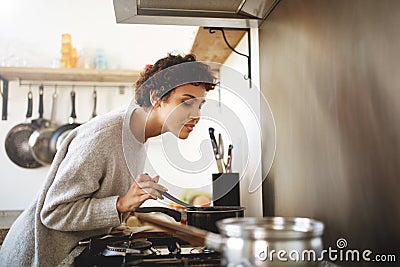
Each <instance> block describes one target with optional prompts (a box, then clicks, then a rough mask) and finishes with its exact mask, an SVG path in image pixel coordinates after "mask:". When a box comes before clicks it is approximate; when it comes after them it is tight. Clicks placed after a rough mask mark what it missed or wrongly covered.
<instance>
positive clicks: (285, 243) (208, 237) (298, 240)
mask: <svg viewBox="0 0 400 267" xmlns="http://www.w3.org/2000/svg"><path fill="white" fill-rule="evenodd" d="M135 216H137V217H138V219H139V220H141V221H144V222H148V223H150V224H153V225H156V226H157V227H160V228H162V229H165V230H167V231H168V232H170V233H172V234H173V235H176V236H178V237H180V238H182V239H183V240H186V241H188V242H190V243H192V244H193V245H197V246H204V245H205V246H207V248H209V249H214V250H216V251H220V252H221V253H222V262H221V265H222V266H268V267H271V266H273V267H278V266H279V267H281V266H282V267H283V266H296V267H299V266H316V262H317V260H320V259H319V255H320V254H321V252H322V240H321V236H322V233H323V230H324V225H323V223H322V222H319V221H316V220H313V219H309V218H285V217H264V218H255V217H253V218H252V217H247V218H227V219H223V220H220V221H218V222H217V226H218V229H219V231H220V233H221V234H216V233H212V232H208V231H205V230H202V229H199V228H196V227H192V226H186V227H183V226H182V225H178V224H175V223H170V222H165V221H164V220H160V219H158V218H155V217H154V216H151V215H144V214H135ZM278 255H279V256H278ZM303 255H304V256H303ZM314 255H315V256H314ZM296 257H298V258H296ZM308 257H310V258H308Z"/></svg>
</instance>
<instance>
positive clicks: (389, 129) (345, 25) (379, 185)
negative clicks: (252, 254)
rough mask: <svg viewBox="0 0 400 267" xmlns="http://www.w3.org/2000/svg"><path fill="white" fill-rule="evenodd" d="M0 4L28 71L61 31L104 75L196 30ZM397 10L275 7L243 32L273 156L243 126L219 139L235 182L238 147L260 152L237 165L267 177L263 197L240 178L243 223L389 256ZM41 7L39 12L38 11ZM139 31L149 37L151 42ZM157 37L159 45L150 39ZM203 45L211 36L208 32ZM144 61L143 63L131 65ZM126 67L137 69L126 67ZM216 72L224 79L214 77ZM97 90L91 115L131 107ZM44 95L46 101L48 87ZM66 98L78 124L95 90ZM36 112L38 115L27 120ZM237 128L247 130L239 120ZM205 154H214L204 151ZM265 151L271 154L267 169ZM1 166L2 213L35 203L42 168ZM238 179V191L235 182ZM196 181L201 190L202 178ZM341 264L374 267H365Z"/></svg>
mask: <svg viewBox="0 0 400 267" xmlns="http://www.w3.org/2000/svg"><path fill="white" fill-rule="evenodd" d="M3 2H4V3H2V5H6V6H7V8H2V9H1V10H2V11H0V12H1V19H2V20H4V21H2V23H1V24H0V25H1V26H0V27H1V28H0V29H1V32H2V36H3V37H2V38H1V39H2V41H1V45H2V50H3V51H7V50H8V51H10V50H13V51H16V52H18V56H19V57H20V58H22V57H25V58H27V59H28V58H29V60H30V61H31V63H30V64H31V65H32V66H42V67H51V64H52V62H53V59H54V58H56V57H57V56H59V48H60V38H61V34H62V33H64V32H70V33H71V35H72V41H73V43H75V42H76V43H77V44H79V41H80V42H84V41H85V48H87V47H88V48H90V49H92V50H93V51H94V50H95V49H96V48H98V46H97V45H98V44H99V42H101V44H102V46H103V48H104V50H105V51H107V56H108V60H109V62H110V64H120V66H113V68H116V69H118V68H126V69H133V70H140V69H143V67H144V64H147V63H149V62H150V63H151V62H154V61H155V59H157V58H160V57H162V56H164V55H165V54H166V53H168V52H171V51H174V50H177V49H179V48H177V47H176V44H175V43H174V44H171V46H170V47H168V45H169V44H168V42H167V40H170V39H172V38H170V37H169V36H171V35H172V36H174V35H173V33H174V32H176V31H179V32H180V33H181V32H182V31H187V35H191V36H193V35H194V33H195V32H196V30H197V27H193V28H192V27H190V26H178V28H176V27H177V26H173V27H172V26H166V25H157V26H151V25H141V26H140V27H139V26H137V25H129V24H116V23H115V14H114V6H113V3H112V2H111V1H103V2H102V4H101V5H100V4H99V2H98V1H96V5H94V2H88V3H87V4H85V5H82V4H78V3H76V4H74V5H72V4H70V3H69V4H67V3H64V2H59V3H53V2H51V1H41V2H40V5H39V3H35V4H33V3H28V2H27V1H25V2H23V4H24V8H21V6H20V5H22V4H21V3H19V1H13V4H11V2H10V1H3ZM94 6H96V8H93V7H94ZM398 7H399V4H398V3H396V2H395V1H379V4H378V3H377V2H376V1H335V2H333V1H284V0H281V1H279V2H278V3H277V4H276V6H275V7H274V8H273V10H272V12H271V13H270V14H269V16H268V18H267V19H266V21H264V22H263V23H262V25H261V26H260V27H259V28H257V27H256V26H254V27H252V28H251V37H252V39H251V45H252V50H251V55H252V57H251V64H252V65H251V74H252V82H253V83H254V85H255V86H254V87H255V88H261V92H262V93H263V95H264V96H265V97H266V99H267V101H268V103H269V105H270V108H271V111H272V114H273V116H274V122H275V127H276V151H275V150H274V149H270V147H271V141H270V140H269V139H265V140H264V139H261V137H260V136H261V135H260V134H259V132H258V130H259V129H258V128H257V127H254V128H251V127H246V134H249V135H252V136H251V137H252V138H251V139H250V140H251V141H249V140H242V139H240V137H237V136H228V135H226V138H225V139H226V140H225V144H229V141H232V143H233V144H234V150H233V154H234V158H233V160H234V161H233V170H234V171H236V172H240V173H242V174H243V172H244V169H243V167H244V166H246V158H243V156H242V155H244V154H246V153H243V151H244V150H245V149H248V151H249V152H250V153H248V154H251V155H260V157H261V160H262V161H261V165H260V166H259V165H258V162H257V160H258V159H257V158H255V159H252V160H251V161H249V164H250V165H249V166H248V168H247V170H249V171H253V172H255V173H252V174H249V176H253V177H256V179H263V178H265V181H264V183H263V186H262V188H259V189H258V190H256V191H255V192H254V193H248V190H243V188H247V187H248V183H249V182H250V181H249V180H248V179H243V180H242V181H241V183H242V184H241V188H242V190H241V193H242V195H241V201H242V203H241V205H242V206H244V207H246V216H256V217H260V216H272V215H273V216H287V217H310V218H315V219H318V220H320V221H322V222H323V223H324V224H325V227H326V229H325V230H324V235H323V241H324V242H323V243H324V247H332V248H337V246H336V241H337V240H338V239H339V238H344V239H346V240H347V242H348V244H349V247H351V248H357V249H360V250H361V249H367V248H368V249H370V250H372V251H374V253H376V254H378V253H381V254H396V253H398V246H397V243H398V241H400V236H399V231H398V230H397V224H398V222H399V221H400V212H399V210H400V209H399V203H400V201H399V197H398V196H397V194H396V191H397V188H398V186H399V181H398V175H397V174H398V173H399V167H398V166H400V165H399V164H398V163H399V157H398V152H399V149H400V148H399V134H400V133H399V126H398V123H396V122H397V118H398V116H399V112H400V111H399V108H398V106H397V105H396V103H395V101H396V100H397V99H398V92H397V90H396V89H397V88H396V86H397V85H398V84H399V83H400V82H399V81H397V79H398V77H399V75H396V74H397V72H396V71H395V70H397V69H398V68H396V67H397V65H398V63H397V62H398V59H399V52H398V49H397V47H398V44H399V40H398V37H397V36H396V26H397V24H398V20H399V19H398V17H399V16H398V14H397V13H398V11H397V10H399V9H398ZM43 10H46V13H48V14H46V15H44V14H41V13H43ZM60 10H63V11H62V12H60ZM94 10H95V12H94ZM100 12H101V13H100ZM97 13H100V14H101V15H97ZM38 14H40V16H39V15H38ZM21 18H24V19H21ZM78 20H79V21H78ZM27 21H28V22H29V23H27ZM75 21H76V22H75ZM10 25H12V26H13V27H11V26H10ZM205 26H210V25H205ZM30 27H31V28H30ZM225 27H228V26H226V25H225ZM99 28H101V31H99ZM18 29H19V31H20V32H18V31H17V30H18ZM141 29H144V30H143V31H144V32H140V31H141ZM146 31H156V33H155V34H154V36H153V35H152V36H151V38H149V37H148V35H146ZM42 32H44V33H42ZM130 32H132V33H130ZM133 32H134V33H135V34H134V33H133ZM45 33H46V34H45ZM163 33H165V34H166V36H163V35H162V34H163ZM137 36H140V38H141V39H143V38H149V39H150V40H154V41H152V42H146V45H147V46H146V51H143V52H142V51H136V50H135V47H136V46H135V43H136V42H138V40H137V39H135V38H137ZM156 36H160V39H153V38H156ZM210 38H213V37H212V36H211V35H210ZM99 40H100V41H99ZM112 40H114V42H111V41H112ZM115 40H117V42H115ZM119 40H122V41H119ZM185 40H186V42H187V44H185V45H184V44H182V45H184V47H186V49H189V48H190V47H191V43H192V42H193V40H188V39H185ZM14 42H15V43H14ZM182 42H183V41H182ZM160 44H162V45H160ZM247 45H248V40H247V38H243V39H242V40H241V41H240V43H239V44H238V45H237V46H236V48H235V49H236V50H237V51H240V52H242V53H245V54H246V53H247ZM160 46H162V47H164V48H165V50H164V51H162V52H160V54H158V55H155V54H153V53H151V52H148V51H156V50H157V51H159V47H160ZM156 48H157V49H156ZM18 49H19V50H21V51H22V53H21V54H20V53H19V50H18ZM147 49H148V50H147ZM209 50H212V49H211V48H209ZM121 51H124V53H121ZM26 52H27V55H23V53H26ZM145 54H151V57H150V56H149V57H148V58H145V60H141V57H142V56H143V55H145ZM113 62H115V63H113ZM136 62H140V63H138V65H135V64H136ZM20 65H23V64H20ZM224 65H227V66H231V67H230V68H228V69H227V70H226V71H227V72H229V71H231V69H233V71H236V72H239V73H240V74H241V75H240V76H244V75H248V65H247V60H246V58H244V57H242V56H240V55H237V54H235V53H231V54H230V56H229V57H228V59H227V60H226V61H225V62H224ZM110 67H111V66H110ZM220 75H221V79H225V78H224V76H223V73H221V74H220ZM237 76H239V75H237ZM22 82H23V81H22ZM224 82H226V83H227V84H228V86H229V82H231V84H233V85H235V86H231V87H232V88H238V87H240V88H239V89H238V90H240V92H239V94H246V93H248V92H250V91H249V90H251V89H249V88H248V87H249V86H248V80H245V79H239V77H237V79H235V80H233V79H232V80H231V77H229V79H227V80H225V81H224ZM237 84H239V86H237ZM18 86H19V85H18V83H17V82H15V81H13V82H12V83H10V92H9V101H8V112H9V119H7V120H5V121H2V122H1V124H0V127H2V130H1V133H0V135H1V138H2V140H4V139H5V136H6V133H7V132H8V131H9V130H10V129H11V128H12V127H13V126H15V125H16V124H18V123H21V122H23V121H24V115H25V114H24V113H25V110H24V109H25V106H26V103H25V102H26V100H25V98H26V92H27V89H28V88H27V86H21V88H20V89H19V91H20V93H17V94H15V93H14V90H18ZM61 87H62V86H60V88H59V102H60V103H68V102H69V91H70V89H71V88H70V87H68V86H64V87H63V88H61ZM98 87H99V88H97V90H98V101H99V102H98V105H97V106H98V113H99V114H102V113H104V112H106V111H108V110H111V109H112V108H115V107H117V106H120V105H124V104H126V102H127V99H129V98H130V96H129V95H128V96H126V95H125V94H120V91H119V90H117V89H110V88H101V87H100V86H98ZM14 88H17V89H14ZM253 89H254V88H253ZM32 90H33V93H34V97H35V100H34V105H37V102H38V101H37V87H36V86H35V87H34V88H32ZM48 90H49V91H50V92H52V91H53V90H54V87H53V86H50V89H48ZM76 91H77V94H78V96H77V101H78V104H77V116H78V118H79V120H80V121H85V120H87V119H89V118H90V115H91V112H92V101H91V94H92V91H93V88H91V87H88V88H83V89H78V88H77V89H76ZM220 92H221V91H220ZM213 93H215V94H214V95H212V96H210V97H214V99H215V102H214V104H215V107H214V108H215V109H219V108H220V107H219V106H218V105H219V103H220V102H221V103H223V104H224V105H227V106H228V107H229V102H228V101H226V99H225V98H224V92H223V91H222V92H221V96H219V95H218V91H215V92H213ZM126 94H129V92H126ZM248 94H249V96H248V97H247V99H246V101H247V103H251V106H254V103H257V102H261V101H260V99H259V98H257V97H255V98H253V97H254V95H252V94H251V93H248ZM50 96H51V94H50V93H49V92H48V93H47V94H46V95H45V101H47V102H46V108H45V117H46V118H48V117H49V115H50V112H49V111H50V110H49V109H50V101H51V97H50ZM259 97H260V96H259ZM249 98H250V99H249ZM80 99H85V100H84V101H86V102H84V103H87V104H85V105H82V104H80V103H82V102H80V103H79V101H82V100H80ZM392 102H393V103H392ZM211 104H213V103H211ZM210 108H212V107H210ZM254 110H257V108H254ZM36 111H37V106H35V107H34V114H33V117H34V118H36V117H37V113H36ZM69 112H70V105H69V104H68V105H66V104H65V105H64V104H63V105H59V107H58V109H57V119H58V121H59V122H60V123H62V124H63V123H66V120H67V118H68V116H69ZM256 116H260V120H261V128H262V132H263V135H262V136H263V138H266V137H265V135H266V134H267V133H271V129H270V128H271V127H270V121H271V120H270V117H268V116H267V115H266V114H265V113H261V114H256ZM243 121H244V122H247V121H250V122H251V120H246V118H244V119H242V120H241V122H242V123H244V122H243ZM205 122H206V123H205V125H204V126H203V129H204V130H200V129H196V130H197V131H198V132H200V131H201V133H199V134H201V136H200V138H198V139H199V140H205V139H206V138H207V134H208V126H209V125H210V122H209V121H208V122H207V121H205ZM216 126H217V125H216ZM246 126H247V125H246ZM216 128H217V127H216ZM217 130H218V131H217V132H221V131H222V130H223V129H222V128H218V129H217ZM229 134H232V133H229ZM230 138H231V139H232V140H229V139H230ZM246 139H247V138H246ZM272 143H273V141H272ZM196 144H197V146H198V143H196ZM261 144H262V145H263V146H261ZM247 145H248V146H249V147H248V148H246V147H247ZM189 147H190V146H189ZM272 147H273V145H272ZM207 150H212V149H211V145H210V144H208V143H207ZM2 151H4V150H2ZM271 152H275V154H273V155H272V156H273V163H272V167H271V169H270V162H268V160H269V159H270V158H271ZM154 153H155V154H157V151H154ZM182 153H184V152H182ZM185 155H186V154H185ZM241 156H242V157H241ZM1 157H2V159H1V164H2V165H1V168H2V169H3V170H4V171H3V175H2V180H1V185H2V186H1V189H0V190H1V198H2V201H1V202H0V203H1V208H0V210H8V211H10V210H11V211H12V210H22V209H24V208H25V207H26V206H27V205H28V204H29V203H30V201H31V200H32V199H33V198H34V197H35V195H36V193H37V191H38V190H39V188H40V186H41V184H42V183H43V180H44V177H45V176H46V174H47V171H48V169H47V168H46V167H45V168H38V169H34V170H30V169H23V168H18V167H16V166H15V164H13V163H12V162H10V160H9V159H8V157H7V155H6V154H5V152H3V153H2V155H1ZM266 157H267V158H266ZM214 172H217V168H216V165H214V164H213V165H212V166H211V167H210V169H208V170H207V175H206V176H202V175H201V174H199V177H200V176H202V177H208V178H209V177H210V175H211V173H214ZM267 175H268V176H267ZM161 176H162V175H161ZM244 182H246V183H247V184H245V185H243V183H244ZM171 183H173V182H171ZM199 183H200V185H202V181H199ZM246 185H247V186H246ZM21 187H22V189H21ZM16 188H18V189H16ZM174 193H176V194H177V195H179V193H180V192H174ZM398 258H399V255H398V254H397V259H398ZM341 264H342V265H344V266H346V265H351V264H354V265H355V266H364V265H365V266H374V264H373V263H372V264H371V263H367V262H356V263H351V262H344V263H341Z"/></svg>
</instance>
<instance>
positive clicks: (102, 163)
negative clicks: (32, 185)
mask: <svg viewBox="0 0 400 267" xmlns="http://www.w3.org/2000/svg"><path fill="white" fill-rule="evenodd" d="M214 86H215V80H214V76H213V75H212V73H211V71H210V69H209V67H208V66H207V65H205V64H203V63H200V62H196V59H195V57H194V55H186V56H179V55H178V56H175V55H168V56H167V57H165V58H163V59H160V60H158V61H157V62H156V63H155V64H154V65H151V66H149V67H148V68H147V69H146V70H145V71H144V72H143V73H142V74H141V77H140V79H139V80H138V81H137V83H136V91H135V101H136V103H135V104H131V105H129V107H128V108H127V109H123V110H117V111H113V112H110V113H108V114H105V115H103V116H98V117H96V118H95V119H93V120H91V121H89V122H88V123H86V124H84V125H82V126H80V127H78V128H75V129H74V130H73V131H72V132H71V133H70V134H69V135H68V137H67V138H66V140H65V141H64V142H63V145H62V148H61V149H60V150H59V151H58V152H57V155H56V157H55V158H54V161H53V164H52V165H51V167H50V171H49V174H48V176H47V179H46V181H45V183H44V186H43V188H42V190H41V191H40V192H39V194H38V196H37V198H36V200H35V201H34V202H33V203H32V205H31V206H30V207H28V208H27V209H26V210H25V211H24V212H23V213H22V214H21V216H19V218H18V219H17V220H16V221H15V223H14V224H13V225H12V227H11V229H10V231H9V233H8V235H7V237H6V239H5V240H4V243H3V245H2V248H1V250H0V266H57V264H59V263H60V262H61V261H62V260H63V259H64V258H65V257H66V256H67V255H68V254H69V252H70V251H71V250H72V249H73V248H74V247H75V246H76V245H77V243H78V241H79V240H81V239H84V238H87V237H90V236H93V235H99V234H106V233H108V232H109V231H110V230H111V228H112V227H115V226H118V225H119V224H120V223H121V219H124V218H125V217H126V216H127V215H128V214H129V212H130V211H131V210H132V208H134V207H138V206H140V205H141V204H142V203H143V202H144V201H146V200H148V199H157V198H160V199H162V196H161V194H160V193H159V192H158V191H159V190H161V191H166V190H167V189H166V188H165V187H163V186H162V185H160V184H158V180H159V177H158V176H156V177H150V176H149V175H147V174H145V173H143V166H144V162H145V158H146V153H145V143H146V141H147V139H148V138H151V137H154V136H158V135H160V134H162V133H165V132H171V133H172V134H174V135H175V136H177V137H178V138H181V139H185V138H187V137H188V136H189V134H190V132H191V131H192V130H193V128H194V127H195V125H196V124H197V123H198V121H199V118H200V117H199V110H200V108H201V106H202V104H203V102H204V97H205V95H206V92H207V91H209V90H211V89H213V88H214Z"/></svg>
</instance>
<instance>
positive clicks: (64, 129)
mask: <svg viewBox="0 0 400 267" xmlns="http://www.w3.org/2000/svg"><path fill="white" fill-rule="evenodd" d="M71 105H72V109H71V115H70V117H69V120H68V123H67V124H64V125H62V126H60V127H58V128H57V130H55V131H54V132H53V134H52V135H51V138H50V154H51V158H52V159H53V158H54V156H55V155H56V152H57V151H58V150H59V149H60V146H61V143H62V142H63V141H64V139H65V138H66V137H67V135H68V134H69V133H70V132H71V131H72V130H73V129H75V128H76V127H78V126H79V125H81V124H80V123H76V112H75V90H72V91H71Z"/></svg>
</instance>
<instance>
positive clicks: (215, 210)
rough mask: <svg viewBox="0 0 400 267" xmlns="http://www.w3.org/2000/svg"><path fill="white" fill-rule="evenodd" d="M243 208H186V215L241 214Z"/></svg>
mask: <svg viewBox="0 0 400 267" xmlns="http://www.w3.org/2000/svg"><path fill="white" fill-rule="evenodd" d="M244 210H245V208H243V207H234V206H232V207H230V206H215V207H194V208H186V213H225V212H243V211H244Z"/></svg>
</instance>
